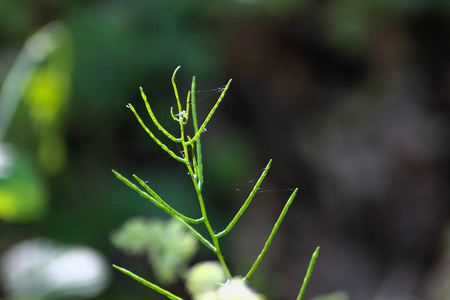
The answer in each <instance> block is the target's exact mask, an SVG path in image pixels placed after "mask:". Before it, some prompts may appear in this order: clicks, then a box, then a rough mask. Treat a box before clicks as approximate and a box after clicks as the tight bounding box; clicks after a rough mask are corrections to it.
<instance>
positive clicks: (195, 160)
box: [113, 67, 319, 300]
mask: <svg viewBox="0 0 450 300" xmlns="http://www.w3.org/2000/svg"><path fill="white" fill-rule="evenodd" d="M179 68H180V67H178V68H176V69H175V71H174V73H173V76H172V85H173V89H174V92H175V97H176V100H177V108H178V113H177V114H174V112H173V108H171V110H170V114H171V116H172V118H173V120H174V121H176V122H177V123H178V124H179V126H180V137H175V136H173V135H172V134H171V133H169V132H168V131H167V130H166V129H165V128H164V127H163V126H161V124H160V123H159V122H158V120H157V119H156V117H155V115H154V113H153V111H152V109H151V107H150V104H149V102H148V101H147V97H146V95H145V94H144V91H143V90H142V88H141V95H142V98H143V100H144V102H145V106H146V108H147V111H148V113H149V115H150V118H151V119H152V121H153V123H154V124H155V125H156V127H157V128H158V129H159V130H160V131H161V132H162V133H163V134H164V135H165V136H166V137H167V138H168V139H169V140H171V141H172V142H174V143H177V144H180V145H181V147H182V152H181V153H182V156H179V155H177V154H176V153H174V152H173V151H172V150H170V148H169V147H167V146H166V145H165V144H164V143H163V142H161V141H160V140H159V139H158V138H157V137H156V136H155V135H154V134H153V133H152V131H151V130H150V129H149V128H148V127H147V126H146V125H145V124H144V122H143V121H142V119H141V117H140V116H139V114H138V113H137V112H136V110H135V108H134V107H133V106H132V105H131V104H128V105H127V107H128V108H129V109H131V111H132V112H133V114H134V115H135V117H136V118H137V120H138V121H139V123H140V124H141V126H142V127H143V128H144V130H145V131H146V132H147V133H148V135H150V137H151V138H152V139H153V141H154V142H155V143H156V144H158V145H159V146H160V147H161V148H162V149H163V150H164V151H166V152H167V153H168V154H169V155H170V156H172V157H173V158H174V159H175V160H177V161H179V162H181V163H182V164H184V165H185V166H186V168H187V170H188V174H189V175H190V177H191V180H192V183H193V185H194V188H195V191H196V194H197V198H198V203H199V206H200V211H201V217H200V218H197V219H195V218H191V217H188V216H185V215H184V214H182V213H180V212H178V211H176V210H175V209H173V208H172V207H171V206H170V205H168V204H167V202H166V201H164V200H163V199H162V198H161V197H160V196H159V195H158V194H157V193H156V192H155V191H154V190H153V189H152V188H151V187H150V186H148V185H147V183H146V182H145V181H143V180H142V179H141V178H139V177H138V176H136V175H133V177H134V178H135V179H136V181H137V182H138V183H139V184H140V185H141V186H142V187H143V188H144V190H142V189H141V188H139V187H138V186H137V185H135V184H134V183H132V182H131V181H130V180H128V179H127V178H125V177H124V176H122V175H121V174H119V173H118V172H116V171H114V170H113V173H114V175H115V176H117V178H118V179H120V180H121V181H122V182H123V183H125V184H126V185H127V186H129V187H130V188H131V189H133V190H135V191H136V192H137V193H138V194H139V195H140V196H142V197H144V198H145V199H148V200H149V201H150V202H152V203H153V204H154V205H155V206H157V207H159V208H160V209H162V210H163V211H165V212H166V213H167V214H169V215H170V216H171V217H172V218H174V219H175V220H177V221H178V222H180V223H181V224H182V225H183V226H184V227H185V228H186V229H187V230H188V231H190V232H191V233H192V234H193V236H195V237H196V238H197V239H198V240H199V241H200V242H201V243H203V244H204V245H205V246H206V247H207V248H208V249H209V250H211V251H212V252H213V253H214V254H215V255H216V256H217V259H218V261H219V271H217V264H212V265H209V266H212V267H211V268H206V269H208V270H212V271H197V272H195V271H194V268H196V267H195V266H194V267H193V268H192V269H191V270H190V271H189V272H188V275H186V277H187V286H188V290H190V291H191V293H192V294H193V295H194V298H195V299H249V298H248V297H246V298H242V297H244V296H243V295H244V294H246V293H247V292H249V293H252V292H251V291H250V290H249V289H248V288H247V286H246V282H247V280H248V279H249V278H250V277H251V276H252V275H253V273H254V271H255V270H256V268H257V267H258V265H259V264H260V262H261V260H262V258H263V257H264V255H265V253H266V251H267V249H268V248H269V246H270V244H271V242H272V239H273V237H274V236H275V233H276V232H277V230H278V228H279V226H280V224H281V222H282V220H283V218H284V217H285V215H286V213H287V210H288V208H289V206H290V205H291V204H292V202H293V200H294V198H295V196H296V194H297V191H298V189H295V190H294V192H293V193H292V194H291V196H290V197H289V199H288V201H287V202H286V204H285V206H284V208H283V210H282V212H281V213H280V216H279V217H278V220H277V221H276V222H275V225H274V227H273V229H272V232H271V233H270V235H269V237H268V239H267V241H266V243H265V245H264V247H263V249H262V250H261V253H260V254H259V256H258V257H257V259H256V260H255V262H254V263H253V265H252V266H251V268H250V270H249V271H248V272H247V274H246V275H245V276H244V277H242V278H240V277H233V276H232V274H231V272H230V270H229V268H228V266H227V263H226V262H225V259H224V256H223V254H222V250H221V247H220V243H219V240H220V238H222V237H223V236H225V235H227V234H228V233H230V232H231V230H232V229H233V227H234V226H235V225H236V223H237V222H238V221H239V219H240V218H241V217H242V215H243V213H244V212H245V210H246V209H247V207H248V206H249V205H250V202H251V201H252V199H253V197H254V196H255V194H256V192H257V191H258V189H259V187H260V185H261V183H262V182H263V180H264V178H265V177H266V175H267V173H268V171H269V169H270V166H271V164H272V160H270V161H269V162H268V164H267V166H266V167H265V169H264V171H263V172H262V174H261V176H260V178H259V179H258V181H257V182H256V184H255V186H254V187H253V189H252V191H251V192H250V194H249V196H248V197H247V199H246V200H245V202H244V204H243V205H242V207H241V208H240V209H239V211H238V212H237V213H236V215H235V216H234V218H233V219H232V220H231V222H230V223H229V224H228V226H227V227H226V228H225V229H224V230H222V231H220V232H218V233H216V231H215V230H214V229H213V228H212V226H211V224H210V220H209V219H208V213H207V211H206V209H205V202H204V199H203V194H202V188H203V183H204V178H203V163H202V149H201V142H200V137H201V134H202V133H203V132H204V131H205V129H206V126H207V124H208V122H209V121H210V119H211V117H212V116H213V114H214V113H215V111H216V109H217V107H218V106H219V104H220V103H221V101H222V100H223V98H224V96H225V93H226V92H227V90H228V88H229V86H230V83H231V79H230V80H229V81H228V83H227V84H226V86H225V87H224V88H223V90H222V92H221V94H220V96H219V98H218V100H217V102H216V103H215V105H214V106H213V108H212V109H211V111H210V112H209V114H208V115H207V117H206V119H205V120H204V121H203V123H202V124H201V125H200V126H199V123H198V120H197V111H196V103H195V88H196V83H195V77H193V79H192V86H191V91H189V92H188V94H187V100H186V108H185V109H183V108H182V105H181V102H180V97H179V94H178V89H177V86H176V84H175V75H176V73H177V71H178V69H179ZM191 115H192V126H193V129H194V134H193V137H190V136H189V135H188V134H187V133H186V125H188V121H189V119H190V116H191ZM140 224H141V225H139V224H134V225H133V226H132V227H134V228H135V229H132V230H131V231H132V232H133V233H134V234H136V233H137V234H138V236H141V235H142V233H144V234H145V232H146V230H147V229H146V228H148V229H149V230H150V228H151V226H150V227H146V226H145V225H142V224H143V222H142V221H140ZM199 224H203V225H204V226H205V227H206V229H207V231H208V233H209V237H210V239H211V240H208V239H207V238H205V237H204V236H203V235H202V234H200V233H199V232H198V231H197V230H196V229H195V228H194V227H193V225H199ZM128 228H130V226H129V227H128ZM121 237H122V235H121V233H117V234H116V235H115V237H114V238H113V240H116V241H117V240H121ZM163 239H164V237H163ZM127 241H128V240H127V239H125V240H122V242H119V243H118V244H121V245H122V246H123V245H125V246H124V247H123V248H127V246H126V244H127V243H128V242H127ZM128 247H130V246H128ZM132 248H133V249H131V250H132V251H134V252H141V251H144V250H145V249H146V248H145V245H142V244H139V243H138V244H135V245H133V246H132ZM318 253H319V248H317V249H316V251H315V252H314V254H313V256H312V258H311V261H310V264H309V268H308V271H307V274H306V277H305V279H304V281H303V285H302V287H301V289H300V292H299V295H298V297H297V300H300V299H301V298H302V296H303V293H304V291H305V288H306V286H307V284H308V281H309V278H310V276H311V272H312V269H313V267H314V264H315V261H316V259H317V256H318ZM161 255H163V254H161ZM114 267H115V268H116V269H118V270H120V271H121V272H123V273H125V274H127V275H129V276H131V277H132V278H134V279H135V280H137V281H139V282H141V283H142V284H144V285H146V286H148V287H149V288H151V289H154V290H155V291H157V292H159V293H161V294H163V295H165V296H167V297H168V298H169V299H181V298H180V297H178V296H175V295H174V294H172V293H170V292H169V291H167V290H165V289H163V288H161V287H160V286H158V285H155V284H153V283H151V282H148V281H146V280H145V279H143V278H141V277H139V276H137V275H135V274H133V273H132V272H130V271H128V270H126V269H123V268H121V267H118V266H115V265H114ZM196 269H197V270H204V269H205V268H203V269H201V268H200V267H198V268H196ZM211 272H212V273H214V274H218V275H217V276H211ZM220 273H222V274H223V276H222V275H220ZM189 274H191V276H189ZM192 274H194V275H192ZM196 274H204V276H203V277H204V278H205V279H206V280H208V279H210V278H217V279H216V280H219V281H223V283H226V284H225V285H222V286H220V285H218V282H215V283H214V284H213V285H212V286H213V287H212V288H210V287H209V286H210V285H209V284H206V283H204V282H203V283H201V284H199V283H198V280H193V279H192V278H197V277H198V275H196ZM200 277H202V276H200ZM198 286H200V288H198ZM202 286H203V287H204V286H207V288H206V289H204V288H202ZM230 287H232V288H233V289H234V290H235V291H236V290H241V292H240V294H241V296H238V297H237V298H236V297H234V296H232V297H231V298H224V297H225V296H223V295H222V294H223V293H228V294H227V295H229V289H230ZM227 289H228V290H227ZM197 291H200V292H197ZM221 293H222V294H221ZM252 295H253V296H254V299H263V298H262V297H259V296H258V295H257V294H252ZM226 297H228V296H226Z"/></svg>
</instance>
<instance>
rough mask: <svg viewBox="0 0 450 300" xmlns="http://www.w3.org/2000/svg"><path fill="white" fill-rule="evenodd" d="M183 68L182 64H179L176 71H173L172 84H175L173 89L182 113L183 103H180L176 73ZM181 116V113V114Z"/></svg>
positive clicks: (179, 111) (179, 110)
mask: <svg viewBox="0 0 450 300" xmlns="http://www.w3.org/2000/svg"><path fill="white" fill-rule="evenodd" d="M180 68H181V66H178V67H177V68H176V69H175V71H173V75H172V86H173V90H174V92H175V98H176V99H177V106H178V113H180V114H181V103H180V96H179V95H178V88H177V85H176V84H175V75H176V74H177V72H178V70H179V69H180ZM180 118H181V115H180Z"/></svg>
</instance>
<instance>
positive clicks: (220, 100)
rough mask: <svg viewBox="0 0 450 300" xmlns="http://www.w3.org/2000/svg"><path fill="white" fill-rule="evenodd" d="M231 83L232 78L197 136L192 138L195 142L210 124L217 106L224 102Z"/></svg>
mask: <svg viewBox="0 0 450 300" xmlns="http://www.w3.org/2000/svg"><path fill="white" fill-rule="evenodd" d="M230 84H231V79H230V80H229V81H228V83H227V85H226V86H225V89H224V90H223V91H222V93H221V94H220V97H219V99H218V100H217V102H216V104H215V105H214V107H213V108H212V109H211V111H210V112H209V114H208V116H207V117H206V119H205V121H203V124H202V126H200V128H199V129H198V130H197V132H196V134H195V136H194V137H193V138H192V141H191V142H192V143H193V142H195V141H196V140H197V139H198V138H199V137H200V135H201V134H202V133H203V131H204V130H205V128H206V125H207V124H208V122H209V120H210V119H211V117H212V115H213V114H214V112H215V111H216V109H217V107H218V106H219V104H220V102H222V99H223V97H224V96H225V93H226V92H227V90H228V87H229V86H230Z"/></svg>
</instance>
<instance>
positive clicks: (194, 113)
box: [189, 76, 203, 190]
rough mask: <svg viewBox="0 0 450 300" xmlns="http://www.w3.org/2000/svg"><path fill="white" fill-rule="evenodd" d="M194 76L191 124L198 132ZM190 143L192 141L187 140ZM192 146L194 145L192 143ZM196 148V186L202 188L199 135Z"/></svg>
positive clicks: (193, 79)
mask: <svg viewBox="0 0 450 300" xmlns="http://www.w3.org/2000/svg"><path fill="white" fill-rule="evenodd" d="M195 88H196V83H195V76H194V77H192V86H191V104H192V124H193V126H194V132H195V133H197V132H198V119H197V106H196V103H195ZM189 142H190V143H191V142H192V141H189ZM192 147H193V148H194V146H193V145H192ZM195 148H196V150H197V176H198V188H199V190H202V187H203V163H202V144H201V143H200V137H199V138H197V141H196V147H195Z"/></svg>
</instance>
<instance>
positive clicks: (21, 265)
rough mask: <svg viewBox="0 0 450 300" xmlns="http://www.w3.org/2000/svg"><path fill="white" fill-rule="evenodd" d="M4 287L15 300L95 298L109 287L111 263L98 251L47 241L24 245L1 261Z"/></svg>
mask: <svg viewBox="0 0 450 300" xmlns="http://www.w3.org/2000/svg"><path fill="white" fill-rule="evenodd" d="M0 272H1V275H2V276H1V279H2V284H3V286H4V288H5V290H6V292H7V294H8V297H9V298H11V299H24V298H34V299H40V298H44V297H46V296H52V297H55V296H56V297H60V296H77V297H94V296H96V295H98V294H99V293H100V292H101V291H102V290H103V289H104V288H106V286H107V285H108V283H109V281H110V277H111V271H110V268H109V264H108V263H107V262H106V260H105V258H104V257H103V256H102V255H101V254H100V253H98V252H97V251H95V250H93V249H91V248H88V247H82V246H73V247H69V246H64V245H61V244H58V243H56V242H54V241H51V240H49V239H44V238H36V239H31V240H27V241H24V242H21V243H19V244H17V245H15V246H13V247H12V248H11V249H9V250H8V251H7V252H6V253H5V254H4V255H3V257H2V258H1V260H0Z"/></svg>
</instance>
